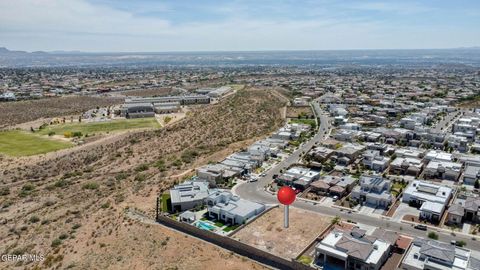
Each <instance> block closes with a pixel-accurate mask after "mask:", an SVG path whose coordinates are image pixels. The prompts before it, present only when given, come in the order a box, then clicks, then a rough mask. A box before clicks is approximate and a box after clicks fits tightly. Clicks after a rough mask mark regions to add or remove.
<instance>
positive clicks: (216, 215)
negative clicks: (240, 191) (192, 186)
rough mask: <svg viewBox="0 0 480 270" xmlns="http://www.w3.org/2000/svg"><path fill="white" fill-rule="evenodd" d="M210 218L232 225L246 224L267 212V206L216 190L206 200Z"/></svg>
mask: <svg viewBox="0 0 480 270" xmlns="http://www.w3.org/2000/svg"><path fill="white" fill-rule="evenodd" d="M205 203H206V204H207V211H208V216H209V217H210V218H213V219H216V220H222V221H224V222H225V223H229V224H232V225H235V224H244V223H245V222H246V221H247V220H248V219H250V218H252V217H254V216H256V215H258V214H260V213H261V212H263V211H264V210H265V205H264V204H260V203H256V202H251V201H248V200H244V199H240V197H238V196H235V195H233V194H232V193H231V192H229V191H226V190H215V191H213V192H211V193H210V194H209V195H208V197H207V198H206V199H205Z"/></svg>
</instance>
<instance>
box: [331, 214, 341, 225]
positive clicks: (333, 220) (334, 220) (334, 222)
mask: <svg viewBox="0 0 480 270" xmlns="http://www.w3.org/2000/svg"><path fill="white" fill-rule="evenodd" d="M338 223H340V217H339V216H335V217H334V218H332V224H333V225H335V224H338Z"/></svg>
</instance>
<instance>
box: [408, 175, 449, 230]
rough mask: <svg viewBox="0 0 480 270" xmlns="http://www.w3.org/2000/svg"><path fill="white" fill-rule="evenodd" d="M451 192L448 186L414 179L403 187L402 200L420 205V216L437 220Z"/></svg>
mask: <svg viewBox="0 0 480 270" xmlns="http://www.w3.org/2000/svg"><path fill="white" fill-rule="evenodd" d="M452 194H453V190H452V189H451V188H449V187H445V186H440V185H436V184H431V183H427V182H423V181H419V180H415V181H413V182H411V183H410V184H409V185H408V186H407V188H405V190H404V192H403V198H402V201H403V202H404V203H408V204H409V205H415V206H420V218H423V219H428V220H435V221H438V220H440V218H441V217H442V215H443V212H444V211H445V207H446V206H447V204H448V202H449V201H450V198H451V197H452Z"/></svg>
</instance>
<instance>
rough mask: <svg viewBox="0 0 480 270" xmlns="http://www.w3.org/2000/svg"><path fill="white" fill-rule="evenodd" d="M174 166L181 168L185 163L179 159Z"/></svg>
mask: <svg viewBox="0 0 480 270" xmlns="http://www.w3.org/2000/svg"><path fill="white" fill-rule="evenodd" d="M172 164H173V166H175V167H180V166H182V164H183V162H182V161H181V160H180V159H177V160H175V161H174V162H173V163H172Z"/></svg>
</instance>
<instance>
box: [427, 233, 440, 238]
mask: <svg viewBox="0 0 480 270" xmlns="http://www.w3.org/2000/svg"><path fill="white" fill-rule="evenodd" d="M428 238H430V239H433V240H438V234H436V233H435V232H429V233H428Z"/></svg>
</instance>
